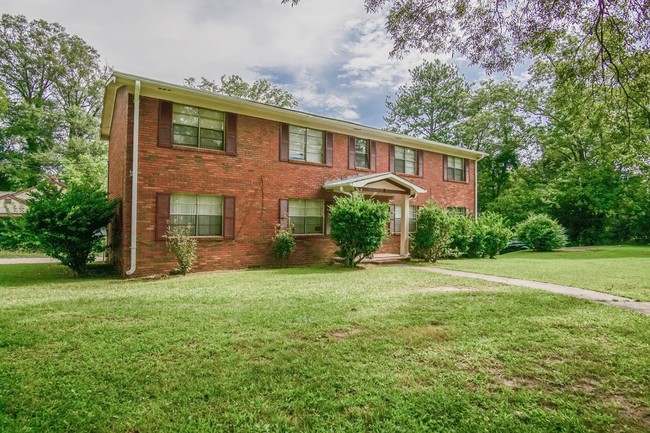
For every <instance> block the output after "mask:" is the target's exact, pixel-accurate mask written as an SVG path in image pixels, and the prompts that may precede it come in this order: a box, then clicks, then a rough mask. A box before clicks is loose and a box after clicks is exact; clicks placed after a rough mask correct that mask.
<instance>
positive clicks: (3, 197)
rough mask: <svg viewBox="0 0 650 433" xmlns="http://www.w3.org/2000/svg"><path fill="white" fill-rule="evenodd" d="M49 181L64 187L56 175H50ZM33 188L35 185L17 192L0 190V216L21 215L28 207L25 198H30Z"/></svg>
mask: <svg viewBox="0 0 650 433" xmlns="http://www.w3.org/2000/svg"><path fill="white" fill-rule="evenodd" d="M49 181H50V182H51V183H53V184H55V185H57V186H58V187H59V188H65V184H63V183H61V182H60V181H59V180H58V179H57V178H56V177H51V178H50V180H49ZM35 189H36V187H31V188H27V189H24V190H22V191H18V192H11V191H9V192H0V218H8V217H17V216H22V215H23V214H24V213H25V212H27V209H29V206H28V204H27V200H29V199H30V198H31V193H32V192H33V191H34V190H35Z"/></svg>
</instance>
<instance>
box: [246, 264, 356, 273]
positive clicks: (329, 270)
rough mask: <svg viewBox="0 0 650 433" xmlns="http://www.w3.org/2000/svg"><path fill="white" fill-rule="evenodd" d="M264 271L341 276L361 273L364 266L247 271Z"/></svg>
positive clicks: (300, 267) (302, 267)
mask: <svg viewBox="0 0 650 433" xmlns="http://www.w3.org/2000/svg"><path fill="white" fill-rule="evenodd" d="M260 270H263V271H266V272H269V273H271V274H275V275H317V274H341V273H345V272H363V271H365V270H366V269H365V267H364V266H357V267H356V268H346V267H345V266H342V265H339V264H336V265H329V266H327V265H323V266H287V267H285V268H249V269H247V271H260Z"/></svg>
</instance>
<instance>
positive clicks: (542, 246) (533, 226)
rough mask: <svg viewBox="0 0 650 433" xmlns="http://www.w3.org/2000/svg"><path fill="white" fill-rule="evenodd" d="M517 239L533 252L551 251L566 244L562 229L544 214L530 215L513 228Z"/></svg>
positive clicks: (565, 236) (564, 231)
mask: <svg viewBox="0 0 650 433" xmlns="http://www.w3.org/2000/svg"><path fill="white" fill-rule="evenodd" d="M515 236H516V238H517V239H519V240H520V241H522V242H523V243H525V244H526V245H528V246H529V247H530V248H532V249H533V250H535V251H552V250H556V249H558V248H562V247H564V246H565V245H566V244H567V235H566V230H565V229H564V227H562V226H561V225H560V223H558V222H557V221H556V220H554V219H553V218H551V217H549V216H547V215H544V214H534V215H530V216H529V217H528V218H526V219H525V220H524V221H522V222H520V223H519V224H518V225H517V227H516V228H515Z"/></svg>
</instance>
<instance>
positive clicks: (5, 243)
mask: <svg viewBox="0 0 650 433" xmlns="http://www.w3.org/2000/svg"><path fill="white" fill-rule="evenodd" d="M39 249H40V244H39V242H38V239H37V238H36V237H35V236H34V235H33V234H32V233H31V232H30V231H28V230H27V229H26V228H25V220H24V219H23V218H21V217H12V218H0V250H5V251H38V250H39Z"/></svg>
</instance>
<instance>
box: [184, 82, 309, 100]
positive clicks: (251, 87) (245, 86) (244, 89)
mask: <svg viewBox="0 0 650 433" xmlns="http://www.w3.org/2000/svg"><path fill="white" fill-rule="evenodd" d="M184 82H185V85H186V86H188V87H192V88H194V89H199V90H204V91H206V92H213V93H220V94H222V95H228V96H235V97H237V98H242V99H248V100H249V101H255V102H261V103H263V104H268V105H274V106H276V107H282V108H296V107H298V101H296V100H295V98H294V97H293V95H292V94H291V93H289V92H288V91H286V90H284V89H283V88H281V87H279V86H276V85H273V84H271V83H270V82H269V81H268V80H266V79H264V78H260V79H258V80H255V81H254V82H253V84H249V83H247V82H246V81H244V80H243V79H242V78H241V77H240V76H239V75H235V74H233V75H228V76H227V75H222V76H221V79H220V82H219V83H217V82H215V81H213V80H208V79H207V78H205V77H201V78H200V79H196V78H194V77H189V78H186V79H185V80H184Z"/></svg>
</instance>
